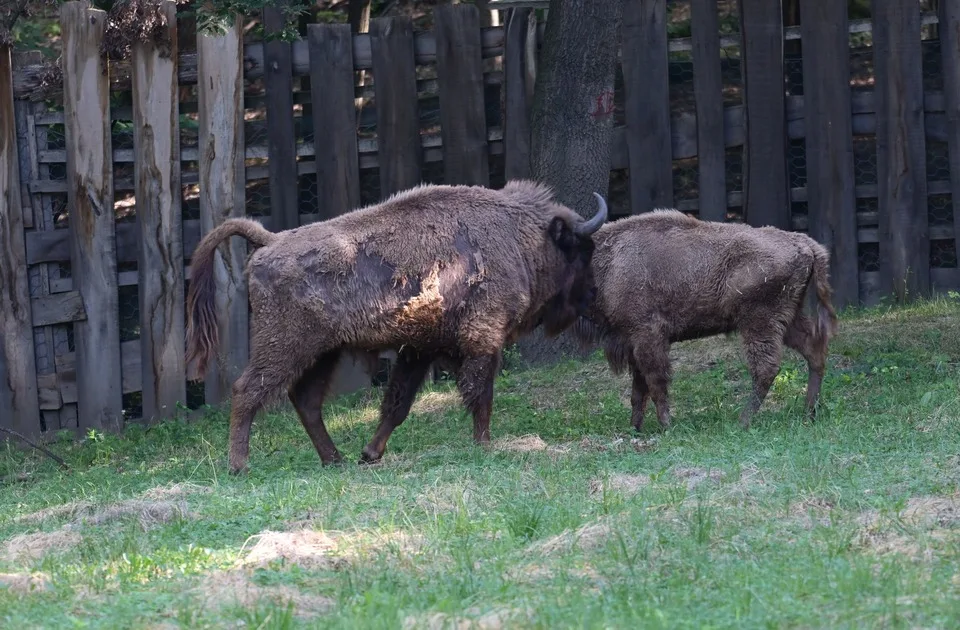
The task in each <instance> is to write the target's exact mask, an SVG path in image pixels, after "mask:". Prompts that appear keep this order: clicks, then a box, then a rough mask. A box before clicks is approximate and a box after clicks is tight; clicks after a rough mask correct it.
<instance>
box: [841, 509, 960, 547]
mask: <svg viewBox="0 0 960 630" xmlns="http://www.w3.org/2000/svg"><path fill="white" fill-rule="evenodd" d="M888 521H889V522H891V523H899V524H902V525H903V526H906V527H908V528H916V529H917V530H918V531H917V532H915V533H903V532H902V529H901V531H892V529H893V528H890V527H885V526H884V525H885V524H886V522H888ZM857 523H858V524H859V526H860V528H859V531H858V536H857V539H858V542H859V544H860V545H861V546H863V547H866V548H868V549H871V550H873V551H874V552H875V553H877V554H879V555H885V554H890V553H895V554H900V555H904V556H908V557H913V558H917V557H921V556H922V557H923V558H925V559H928V560H929V559H931V558H932V557H933V556H934V553H935V549H936V548H942V547H943V545H944V544H945V543H948V542H951V541H954V542H955V541H957V540H958V539H960V531H958V529H957V527H958V525H960V497H958V496H957V495H954V496H951V497H936V496H928V497H912V498H910V499H909V500H908V501H907V505H906V507H905V508H904V509H903V510H902V511H900V512H899V513H898V514H891V515H886V516H885V515H883V514H882V513H881V512H880V511H878V510H868V511H866V512H864V513H863V514H861V515H860V516H859V517H858V518H857ZM926 542H930V543H932V544H926Z"/></svg>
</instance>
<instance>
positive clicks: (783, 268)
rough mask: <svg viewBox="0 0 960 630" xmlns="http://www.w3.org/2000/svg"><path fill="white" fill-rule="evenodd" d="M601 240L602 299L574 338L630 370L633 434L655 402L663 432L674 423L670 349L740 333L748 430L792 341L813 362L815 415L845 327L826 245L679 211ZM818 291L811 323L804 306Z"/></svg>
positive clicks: (810, 386)
mask: <svg viewBox="0 0 960 630" xmlns="http://www.w3.org/2000/svg"><path fill="white" fill-rule="evenodd" d="M593 238H594V243H595V246H596V250H595V252H594V255H593V261H592V266H593V273H594V277H595V281H596V285H597V299H596V303H595V304H594V305H593V306H592V307H591V308H590V309H589V311H588V313H587V315H586V316H585V317H583V318H581V319H580V320H578V322H577V324H576V325H575V326H574V332H575V334H576V335H577V336H578V337H579V338H580V339H581V340H582V341H584V342H601V343H602V345H603V349H604V354H605V355H606V359H607V362H608V363H609V365H610V367H611V368H612V369H613V371H614V372H615V373H622V372H623V371H624V370H626V368H627V367H629V368H630V369H631V371H632V373H633V392H632V396H631V406H632V415H633V425H634V427H636V428H637V429H638V430H639V429H640V427H641V425H642V423H643V416H644V412H645V410H646V406H647V401H648V400H649V399H651V398H652V399H653V402H654V404H655V405H656V411H657V419H658V420H659V422H660V424H661V426H663V427H668V426H669V425H670V404H669V400H668V397H667V389H668V386H669V384H670V378H671V365H670V354H669V353H670V344H671V343H673V342H675V341H684V340H688V339H697V338H701V337H707V336H711V335H717V334H721V333H733V332H738V333H739V334H740V336H741V339H742V342H743V347H744V351H745V355H746V362H747V366H748V368H749V370H750V375H751V377H752V380H753V392H752V395H751V396H750V400H749V401H748V403H747V404H746V406H745V407H744V409H743V411H742V413H741V415H740V423H741V425H742V426H743V427H744V428H749V426H750V420H751V417H752V416H753V414H754V413H756V411H757V410H758V409H759V408H760V405H761V404H762V403H763V400H764V399H765V398H766V396H767V393H768V391H769V389H770V386H771V385H772V384H773V381H774V378H776V376H777V374H778V372H779V371H780V362H781V354H782V350H783V345H784V344H786V345H787V346H788V347H790V348H793V349H794V350H796V351H797V352H799V353H800V354H802V355H803V357H804V358H805V359H806V361H807V366H808V370H809V374H808V380H807V398H806V404H807V408H808V409H809V412H810V413H811V414H812V413H813V411H814V410H815V406H816V403H817V400H818V398H819V395H820V385H821V382H822V380H823V374H824V368H825V364H826V357H827V344H828V341H829V339H830V337H831V336H832V335H834V334H835V333H836V327H837V317H836V314H835V312H834V309H833V306H832V305H831V303H830V295H831V292H832V291H831V288H830V284H829V276H828V274H829V255H828V253H827V250H826V249H825V248H824V247H823V246H822V245H820V244H819V243H817V242H816V241H815V240H813V239H812V238H810V237H808V236H806V235H805V234H798V233H794V232H785V231H783V230H778V229H776V228H772V227H762V228H754V227H750V226H747V225H743V224H731V223H719V222H708V221H700V220H698V219H695V218H693V217H689V216H687V215H685V214H683V213H681V212H678V211H676V210H655V211H653V212H649V213H645V214H642V215H638V216H634V217H629V218H625V219H621V220H619V221H614V222H611V223H608V224H606V225H605V226H603V227H602V228H601V229H600V230H599V231H598V232H597V233H596V234H594V237H593ZM810 286H813V287H815V290H816V296H817V300H818V305H817V315H816V317H815V318H810V317H809V316H808V315H806V314H805V313H804V308H803V307H804V302H805V298H806V294H807V290H808V288H809V287H810Z"/></svg>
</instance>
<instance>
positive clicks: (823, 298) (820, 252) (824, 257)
mask: <svg viewBox="0 0 960 630" xmlns="http://www.w3.org/2000/svg"><path fill="white" fill-rule="evenodd" d="M812 249H813V282H814V287H815V288H816V290H817V323H816V333H817V339H818V340H819V341H820V343H822V344H825V343H826V342H827V341H828V340H829V339H830V337H832V336H833V335H835V334H836V332H837V313H836V311H834V309H833V304H832V303H831V302H830V297H831V295H832V294H833V289H832V288H831V287H830V255H829V254H828V253H827V250H826V249H825V248H824V247H823V245H821V244H820V243H814V245H813V248H812Z"/></svg>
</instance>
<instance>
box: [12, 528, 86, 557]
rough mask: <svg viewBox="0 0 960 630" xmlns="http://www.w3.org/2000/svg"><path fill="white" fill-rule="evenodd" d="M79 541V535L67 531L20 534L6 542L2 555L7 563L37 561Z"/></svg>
mask: <svg viewBox="0 0 960 630" xmlns="http://www.w3.org/2000/svg"><path fill="white" fill-rule="evenodd" d="M80 540H81V537H80V534H78V533H77V532H75V531H72V530H69V529H58V530H56V531H52V532H35V533H32V534H20V535H18V536H14V537H13V538H11V539H10V540H8V541H7V544H6V547H5V548H4V554H3V555H4V559H5V560H6V561H7V562H25V561H30V560H39V559H40V558H42V557H43V556H45V555H47V554H48V553H51V552H59V551H65V550H67V549H70V548H71V547H74V546H76V545H78V544H80Z"/></svg>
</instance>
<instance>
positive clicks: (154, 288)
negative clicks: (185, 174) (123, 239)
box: [132, 0, 186, 421]
mask: <svg viewBox="0 0 960 630" xmlns="http://www.w3.org/2000/svg"><path fill="white" fill-rule="evenodd" d="M160 10H161V11H162V12H163V13H164V15H165V16H166V18H167V26H166V30H165V32H164V37H165V38H166V39H167V41H166V42H163V43H162V45H160V43H158V42H150V43H137V44H135V45H134V47H133V60H132V80H133V125H134V129H133V149H134V163H133V170H134V180H135V182H134V186H135V192H136V199H137V222H138V223H139V225H140V231H139V239H140V255H139V260H138V269H139V279H140V291H139V294H140V361H141V370H142V373H143V384H142V387H143V418H144V419H145V420H147V421H149V420H151V419H153V418H155V417H157V418H162V417H167V416H170V415H171V414H173V413H174V412H175V411H176V409H177V403H186V378H185V371H184V352H183V348H184V321H183V316H184V310H183V301H184V295H183V286H184V283H183V238H182V225H181V218H182V215H181V209H180V205H181V204H180V200H181V196H182V191H181V189H180V124H179V116H180V107H179V102H178V98H177V96H178V90H177V87H178V86H177V53H178V50H179V47H178V45H177V43H178V40H177V5H176V3H175V2H174V1H173V0H163V3H162V4H161V7H160Z"/></svg>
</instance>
